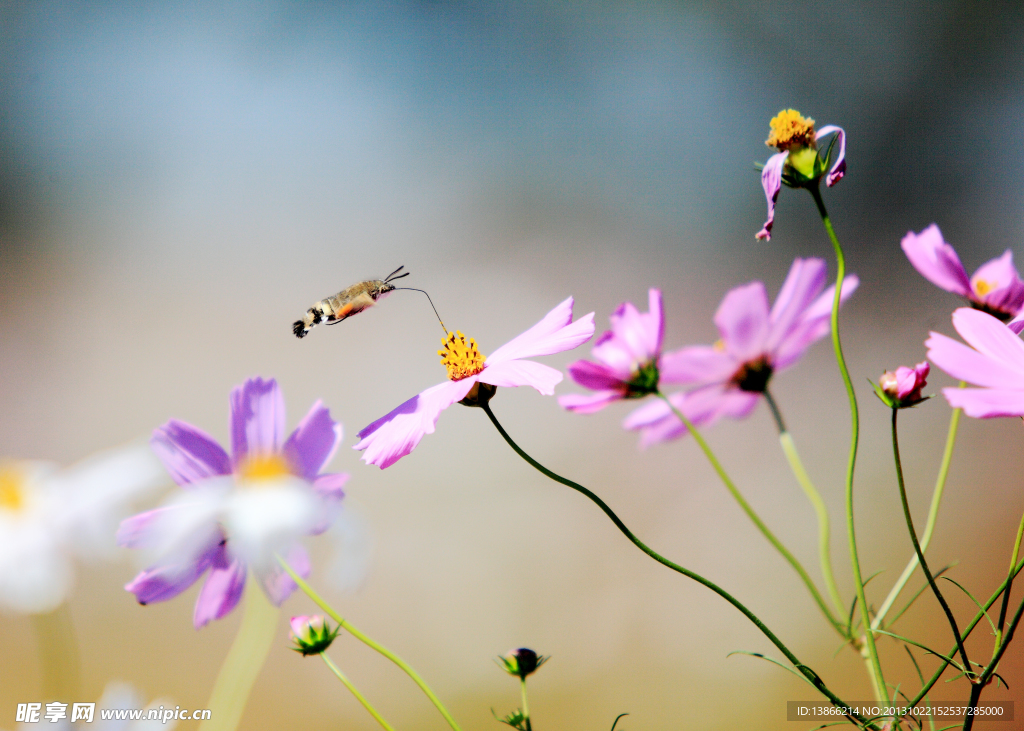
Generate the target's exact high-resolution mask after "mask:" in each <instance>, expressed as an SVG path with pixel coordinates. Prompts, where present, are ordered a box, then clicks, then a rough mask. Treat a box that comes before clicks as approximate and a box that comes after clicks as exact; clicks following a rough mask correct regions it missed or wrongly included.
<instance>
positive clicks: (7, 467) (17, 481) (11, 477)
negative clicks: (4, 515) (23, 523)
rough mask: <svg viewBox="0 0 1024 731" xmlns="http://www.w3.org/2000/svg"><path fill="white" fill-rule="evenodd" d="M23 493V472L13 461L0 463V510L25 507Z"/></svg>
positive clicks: (14, 511)
mask: <svg viewBox="0 0 1024 731" xmlns="http://www.w3.org/2000/svg"><path fill="white" fill-rule="evenodd" d="M25 493H26V490H25V473H24V472H22V470H20V469H18V467H17V465H15V464H14V463H11V462H8V463H3V464H0V510H9V511H10V512H12V513H16V512H18V511H19V510H21V509H22V508H23V507H25V497H26V495H25Z"/></svg>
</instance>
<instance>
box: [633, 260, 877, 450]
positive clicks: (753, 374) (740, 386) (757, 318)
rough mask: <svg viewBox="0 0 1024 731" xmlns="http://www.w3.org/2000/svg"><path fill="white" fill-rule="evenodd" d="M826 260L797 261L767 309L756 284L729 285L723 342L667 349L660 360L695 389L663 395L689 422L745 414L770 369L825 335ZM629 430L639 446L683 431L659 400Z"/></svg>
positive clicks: (718, 318)
mask: <svg viewBox="0 0 1024 731" xmlns="http://www.w3.org/2000/svg"><path fill="white" fill-rule="evenodd" d="M858 283H859V281H858V279H857V277H856V276H853V275H851V276H848V277H846V279H844V280H843V288H842V292H841V295H840V296H841V298H842V300H843V301H845V300H846V299H847V298H848V297H849V296H850V295H851V294H853V292H854V290H855V289H856V288H857V285H858ZM824 286H825V262H824V261H823V260H821V259H796V260H795V261H794V262H793V266H792V267H790V270H789V275H788V276H787V277H786V281H785V282H784V283H783V285H782V289H781V290H780V291H779V294H778V296H777V297H776V298H775V304H774V305H773V306H772V307H771V309H770V310H769V308H768V294H767V292H766V291H765V286H764V284H763V283H761V282H751V283H750V284H745V285H743V286H741V287H736V288H735V289H732V290H730V291H729V292H728V293H727V294H726V295H725V297H724V298H723V300H722V304H721V305H719V307H718V311H717V312H716V313H715V325H716V326H717V327H718V332H719V334H720V335H721V338H722V339H721V340H720V341H719V342H718V343H716V344H715V345H706V346H705V345H697V346H690V347H686V348H681V349H680V350H676V351H672V352H669V353H665V354H664V355H662V356H661V360H660V363H661V364H662V366H663V368H664V369H665V371H666V372H669V373H671V374H672V379H673V381H674V382H676V383H685V384H689V385H691V386H695V387H696V388H695V389H694V390H691V391H684V392H679V393H675V394H672V395H671V396H669V397H668V398H669V400H670V401H671V402H672V404H673V405H674V406H676V407H677V408H678V409H680V410H681V411H682V413H683V414H684V415H685V416H686V418H687V419H689V420H690V421H692V422H693V423H694V425H695V426H700V425H702V424H712V423H714V422H715V421H717V420H718V419H720V418H721V417H723V416H728V417H731V418H734V419H739V418H743V417H745V416H747V415H749V414H750V412H751V411H752V410H753V408H754V406H755V405H756V404H757V399H758V396H759V395H760V394H761V393H763V392H764V390H765V388H767V386H768V381H769V379H770V378H771V377H772V375H773V374H775V373H778V372H779V371H783V370H785V369H787V368H789V367H790V366H792V365H793V364H795V363H796V362H797V361H798V360H799V359H800V358H801V357H802V356H803V354H804V352H805V351H806V350H807V348H808V347H810V345H811V344H812V343H813V342H815V341H817V340H820V339H821V338H823V337H825V335H827V334H828V332H829V317H830V315H831V312H832V297H833V294H834V292H835V287H834V286H833V287H829V288H828V289H827V290H825V291H824V292H823V291H822V289H823V288H824ZM624 426H625V427H626V428H627V429H633V430H640V431H641V439H640V444H641V446H642V447H647V446H649V445H651V444H654V443H656V442H662V441H667V440H669V439H675V438H676V437H680V436H683V435H684V434H685V433H686V426H685V425H684V424H683V423H682V422H681V421H680V420H679V419H678V418H677V417H676V416H675V414H673V413H672V410H671V409H670V408H669V406H668V404H666V403H665V402H664V401H662V400H658V401H652V402H650V403H648V404H645V405H644V406H641V407H640V408H639V409H637V410H636V411H634V412H633V413H632V414H630V415H629V416H628V417H627V418H626V421H625V423H624Z"/></svg>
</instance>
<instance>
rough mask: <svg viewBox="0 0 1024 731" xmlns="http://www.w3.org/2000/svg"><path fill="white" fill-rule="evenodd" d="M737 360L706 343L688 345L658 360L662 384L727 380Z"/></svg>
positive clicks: (734, 368)
mask: <svg viewBox="0 0 1024 731" xmlns="http://www.w3.org/2000/svg"><path fill="white" fill-rule="evenodd" d="M739 367H740V363H739V361H738V360H736V358H734V357H733V356H732V355H730V354H729V353H726V352H725V351H724V350H721V349H720V348H716V347H713V346H710V345H691V346H689V347H686V348H680V349H679V350H673V351H670V352H668V353H665V354H663V355H662V356H661V358H660V359H659V360H658V371H659V373H660V378H661V382H662V383H686V384H698V383H716V382H721V381H728V380H729V379H730V378H731V377H732V375H733V373H735V372H736V369H737V368H739Z"/></svg>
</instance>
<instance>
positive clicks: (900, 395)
mask: <svg viewBox="0 0 1024 731" xmlns="http://www.w3.org/2000/svg"><path fill="white" fill-rule="evenodd" d="M929 370H930V367H929V366H928V361H926V360H922V361H921V362H920V363H918V364H917V365H916V366H914V367H913V368H907V367H906V366H900V367H899V368H897V369H896V371H895V372H893V371H886V372H885V373H883V374H882V377H881V378H879V379H878V387H877V388H876V389H875V393H877V394H878V398H880V399H882V402H883V403H885V404H886V405H887V406H890V407H892V408H894V409H905V408H907V407H908V406H916V405H917V404H919V403H921V402H922V401H924V400H925V399H927V398H930V397H928V396H922V395H921V389H922V388H924V387H925V386H927V385H928V383H927V378H928V371H929Z"/></svg>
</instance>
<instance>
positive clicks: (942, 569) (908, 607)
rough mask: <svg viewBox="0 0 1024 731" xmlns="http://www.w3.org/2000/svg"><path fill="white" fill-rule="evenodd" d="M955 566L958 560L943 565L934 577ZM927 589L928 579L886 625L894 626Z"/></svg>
mask: <svg viewBox="0 0 1024 731" xmlns="http://www.w3.org/2000/svg"><path fill="white" fill-rule="evenodd" d="M954 566H956V562H953V563H951V564H949V566H945V567H943V568H941V569H939V570H938V571H937V572H936V573H935V577H934V578H936V579H937V578H939V577H940V576H942V575H943V574H944V573H946V572H947V571H949V570H950V569H951V568H953V567H954ZM927 589H928V582H927V581H926V582H924V586H922V587H921V588H920V589H918V590H917V593H916V594H914V596H912V597H910V601H909V602H907V603H906V605H905V606H904V607H903V609H901V610H900V611H899V612H897V613H896V616H895V617H893V618H892V619H890V620H889V623H888V624H886V625H885V626H886V627H892V626H893V625H894V624H896V620H897V619H899V618H900V617H902V616H903V613H904V612H906V611H907V610H908V609H910V606H911V605H912V604H913V603H914V602H916V601H917V598H918V597H919V596H921V594H923V593H924V592H925V591H926V590H927Z"/></svg>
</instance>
